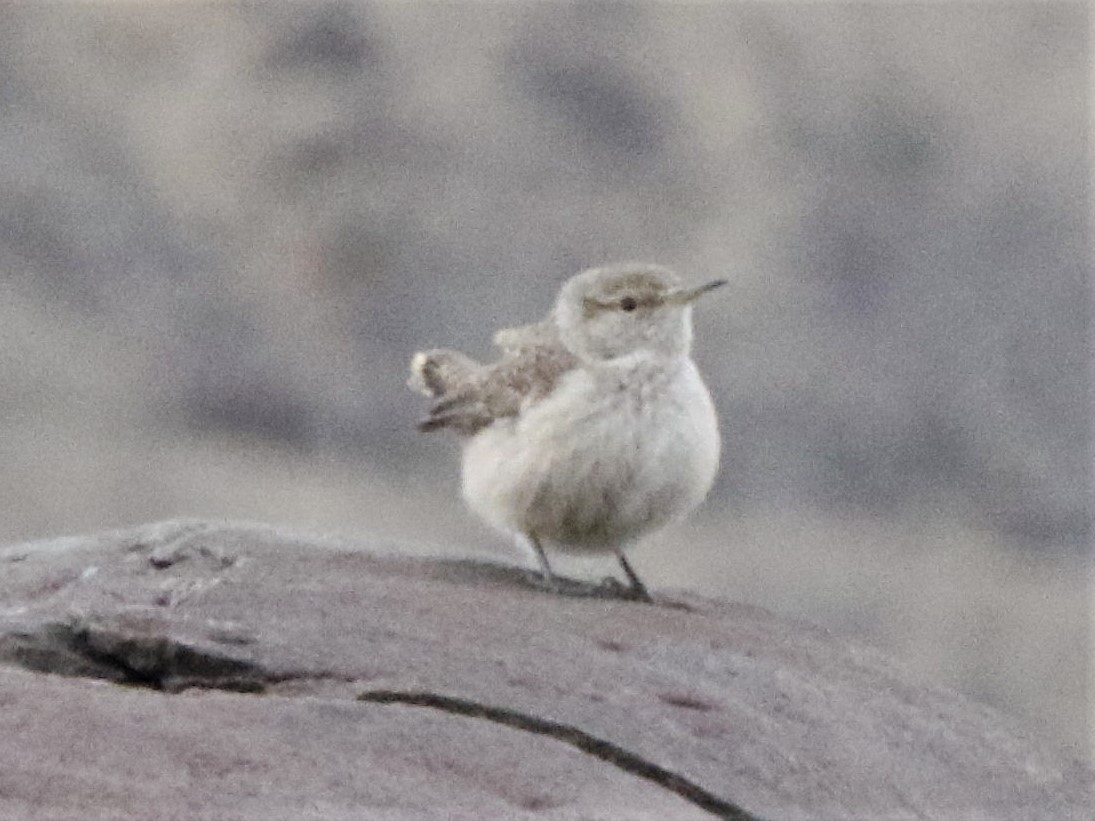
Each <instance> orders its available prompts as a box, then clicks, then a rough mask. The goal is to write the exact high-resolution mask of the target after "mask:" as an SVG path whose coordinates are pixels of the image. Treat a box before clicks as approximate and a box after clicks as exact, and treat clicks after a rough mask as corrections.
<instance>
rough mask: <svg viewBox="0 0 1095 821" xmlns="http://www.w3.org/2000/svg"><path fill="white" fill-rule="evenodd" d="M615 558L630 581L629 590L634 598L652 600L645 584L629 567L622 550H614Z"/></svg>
mask: <svg viewBox="0 0 1095 821" xmlns="http://www.w3.org/2000/svg"><path fill="white" fill-rule="evenodd" d="M616 558H617V559H619V560H620V567H622V568H623V569H624V573H626V574H627V580H628V581H629V582H631V592H632V593H633V594H634V595H635V598H637V599H639V600H641V601H654V600H653V599H652V598H650V593H649V592H648V591H647V589H646V585H645V584H643V583H642V580H641V579H640V578H639V577H638V575H637V574H636V573H635V571H634V570H632V569H631V565H630V564H629V563H628V561H627V559H626V558H624V553H623V551H622V550H620V549H617V550H616Z"/></svg>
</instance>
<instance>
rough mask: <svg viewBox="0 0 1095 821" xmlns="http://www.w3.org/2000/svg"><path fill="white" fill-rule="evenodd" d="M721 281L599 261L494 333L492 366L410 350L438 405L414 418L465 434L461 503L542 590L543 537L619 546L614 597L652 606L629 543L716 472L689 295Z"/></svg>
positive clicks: (419, 382)
mask: <svg viewBox="0 0 1095 821" xmlns="http://www.w3.org/2000/svg"><path fill="white" fill-rule="evenodd" d="M725 284H726V280H724V279H716V280H713V281H710V282H707V283H706V284H703V285H700V286H698V287H693V288H688V287H685V286H684V285H683V284H682V281H681V279H680V277H679V276H678V275H677V274H676V273H674V272H673V271H672V270H670V269H669V268H666V267H663V266H661V265H655V264H651V263H641V262H626V263H616V264H609V265H602V266H598V267H594V268H590V269H588V270H585V271H582V272H580V273H578V274H576V275H574V276H572V277H571V278H570V279H569V280H567V281H566V282H565V283H564V284H563V286H562V287H561V288H560V290H559V293H558V297H557V299H556V301H555V304H554V307H553V309H552V310H551V312H550V313H549V314H548V316H547V318H546V319H544V320H543V321H540V322H536V323H533V324H530V325H524V326H520V327H514V328H503V329H502V330H499V331H498V332H497V333H495V335H494V337H493V342H494V344H495V345H496V346H497V347H498V348H499V349H500V350H501V357H500V358H499V359H498V360H497V361H495V362H491V363H486V364H484V363H480V362H477V361H476V360H474V359H472V358H470V357H468V356H466V355H464V354H462V353H460V352H458V351H452V350H445V349H431V350H423V351H419V352H418V353H416V354H414V356H413V357H412V359H411V368H410V370H411V375H410V379H409V380H408V385H409V386H410V387H411V388H412V389H413V390H415V391H418V392H419V393H422V394H424V395H426V396H428V397H430V398H431V399H432V400H433V403H432V405H431V406H430V408H429V412H428V414H427V415H426V416H425V418H423V419H422V420H421V421H420V422H419V423H418V429H419V430H421V431H427V432H428V431H437V430H448V431H451V432H453V433H455V434H456V435H457V436H459V437H460V439H461V440H462V480H463V481H462V493H463V498H464V500H465V502H466V503H467V505H468V507H469V508H470V509H471V510H472V511H473V512H474V513H475V514H477V515H478V516H479V517H480V518H481V519H483V520H484V521H486V522H487V523H488V524H490V525H491V526H493V527H494V528H495V529H497V530H498V531H501V532H502V533H504V534H508V535H509V536H510V537H512V538H513V539H514V540H515V542H516V544H517V545H518V546H519V547H520V548H522V549H523V550H525V551H526V552H527V553H529V554H530V555H531V557H533V558H534V559H535V561H536V562H537V563H538V564H539V570H540V575H539V577H538V579H537V580H538V583H539V584H540V585H542V586H544V587H547V588H548V589H550V590H554V591H556V592H564V591H563V589H562V588H563V584H562V582H561V581H560V579H559V577H557V576H556V575H555V574H554V573H553V571H552V569H551V565H550V563H549V561H548V558H547V554H546V552H545V547H544V546H545V544H546V545H548V546H550V547H551V548H553V549H554V550H558V551H559V552H562V553H569V554H575V555H587V556H588V555H598V554H614V555H615V557H616V558H617V560H618V561H619V563H620V566H621V568H622V569H623V571H624V574H625V576H626V577H627V580H628V583H629V587H627V588H623V587H622V586H620V585H619V584H618V583H616V586H617V588H618V589H619V591H620V592H621V594H623V595H626V596H627V597H630V598H634V599H637V600H642V601H647V602H649V601H653V599H652V597H651V596H650V593H649V590H648V589H647V587H646V585H644V584H643V582H642V581H641V580H640V578H639V576H638V575H637V574H636V573H635V570H634V568H633V567H632V566H631V563H630V562H629V561H628V559H627V557H626V555H625V552H626V551H627V550H629V549H630V548H631V547H632V546H633V545H634V544H636V543H637V542H638V541H639V540H640V539H641V538H642V537H644V536H646V535H648V534H650V533H651V532H653V531H656V530H658V529H660V528H661V527H663V526H665V525H667V524H669V523H670V522H672V521H674V520H677V519H680V518H682V517H683V516H685V515H686V514H687V513H689V512H690V511H692V510H693V509H694V508H696V507H697V506H698V505H699V504H700V503H701V502H702V501H703V499H704V498H705V497H706V495H707V493H708V491H709V490H710V488H711V485H712V483H713V482H714V479H715V476H716V473H717V471H718V463H719V452H720V447H721V440H720V435H719V426H718V420H717V417H716V412H715V406H714V403H713V401H712V398H711V394H710V392H709V391H708V389H707V386H706V385H705V384H704V381H703V379H702V377H701V376H700V373H699V370H698V369H697V368H696V365H695V363H694V362H693V360H692V357H691V347H692V306H693V304H694V303H695V302H696V300H697V299H699V298H700V297H702V296H703V295H705V294H707V293H709V292H711V291H713V290H714V289H716V288H718V287H720V286H722V285H725Z"/></svg>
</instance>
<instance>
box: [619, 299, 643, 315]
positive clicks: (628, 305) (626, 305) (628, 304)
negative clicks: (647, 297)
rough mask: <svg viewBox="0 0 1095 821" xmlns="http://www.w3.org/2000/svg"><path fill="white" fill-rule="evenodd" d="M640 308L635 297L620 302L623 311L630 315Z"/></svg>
mask: <svg viewBox="0 0 1095 821" xmlns="http://www.w3.org/2000/svg"><path fill="white" fill-rule="evenodd" d="M638 307H639V303H638V302H636V301H635V297H633V296H625V297H624V298H623V299H621V300H620V310H621V311H627V312H628V313H631V312H632V311H634V310H635V309H636V308H638Z"/></svg>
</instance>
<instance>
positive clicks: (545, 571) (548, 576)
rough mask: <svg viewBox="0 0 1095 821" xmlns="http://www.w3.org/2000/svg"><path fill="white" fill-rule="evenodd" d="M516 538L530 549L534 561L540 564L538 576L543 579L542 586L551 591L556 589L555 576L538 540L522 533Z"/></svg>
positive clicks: (557, 583) (557, 584) (533, 536)
mask: <svg viewBox="0 0 1095 821" xmlns="http://www.w3.org/2000/svg"><path fill="white" fill-rule="evenodd" d="M518 538H519V539H521V540H523V541H524V542H525V543H526V544H527V545H529V546H530V547H531V548H532V552H533V553H534V554H535V556H536V561H537V562H539V563H540V575H541V576H542V577H543V580H544V584H545V585H547V586H548V587H550V588H553V589H555V588H558V586H559V582H558V580H557V579H556V578H555V574H554V573H552V572H551V565H550V564H548V559H547V554H546V553H544V548H543V546H542V545H541V544H540V540H539V539H537V538H536V536H535V535H533V534H532V533H522V534H521V535H520V536H519V537H518Z"/></svg>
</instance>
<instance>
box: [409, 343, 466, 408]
mask: <svg viewBox="0 0 1095 821" xmlns="http://www.w3.org/2000/svg"><path fill="white" fill-rule="evenodd" d="M479 367H480V366H479V363H478V362H476V361H475V360H474V359H471V358H469V357H467V356H464V354H462V353H457V352H456V351H446V350H432V351H419V352H418V353H416V354H415V355H414V357H413V358H412V359H411V377H410V379H408V380H407V386H408V387H409V388H410V389H411V390H415V391H418V392H419V393H422V394H425V395H426V396H429V397H432V398H434V399H439V398H443V397H446V396H450V395H453V394H459V393H461V390H462V389H463V388H465V387H466V386H467V385H468V384H469V383H470V382H471V380H472V375H473V374H474V373H475V372H476V371H477V370H478V369H479Z"/></svg>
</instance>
